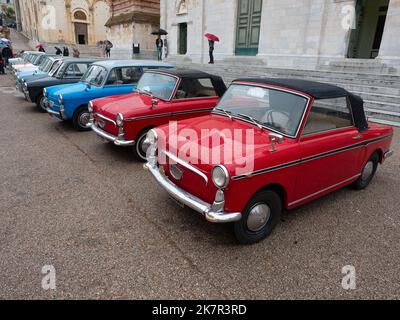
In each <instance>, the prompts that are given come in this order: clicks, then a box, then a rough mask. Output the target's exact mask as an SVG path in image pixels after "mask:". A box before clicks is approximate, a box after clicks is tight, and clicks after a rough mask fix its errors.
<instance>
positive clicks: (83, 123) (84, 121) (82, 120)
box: [79, 112, 90, 128]
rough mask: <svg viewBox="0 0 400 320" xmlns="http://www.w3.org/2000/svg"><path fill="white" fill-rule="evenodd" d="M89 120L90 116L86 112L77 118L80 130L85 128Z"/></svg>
mask: <svg viewBox="0 0 400 320" xmlns="http://www.w3.org/2000/svg"><path fill="white" fill-rule="evenodd" d="M89 120H90V114H89V113H87V112H83V113H81V114H80V116H79V125H80V126H81V127H82V128H86V126H87V124H88V123H89Z"/></svg>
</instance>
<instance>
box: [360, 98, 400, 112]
mask: <svg viewBox="0 0 400 320" xmlns="http://www.w3.org/2000/svg"><path fill="white" fill-rule="evenodd" d="M364 107H365V108H369V109H375V110H382V112H383V111H390V112H400V104H398V103H389V102H381V101H371V100H364Z"/></svg>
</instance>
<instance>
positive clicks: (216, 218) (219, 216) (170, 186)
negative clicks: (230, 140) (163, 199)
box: [144, 163, 242, 223]
mask: <svg viewBox="0 0 400 320" xmlns="http://www.w3.org/2000/svg"><path fill="white" fill-rule="evenodd" d="M144 168H145V169H146V170H148V171H150V173H151V174H152V176H153V177H154V179H155V180H156V181H157V182H158V183H159V184H160V185H161V187H162V188H163V189H165V191H167V193H168V194H169V195H170V196H171V197H172V198H174V199H176V200H178V201H179V202H181V203H183V204H184V205H186V206H188V207H189V208H192V209H193V210H195V211H197V212H199V213H201V214H202V215H203V216H204V217H205V218H206V219H207V221H209V222H212V223H229V222H235V221H239V220H240V219H242V214H241V213H240V212H223V211H221V212H214V211H213V209H212V206H211V205H210V204H209V203H206V202H205V201H203V200H201V199H199V198H197V197H195V196H194V195H192V194H190V193H188V192H186V191H185V190H183V189H181V188H179V187H178V186H177V185H175V184H174V183H173V182H172V181H170V180H169V179H168V177H166V176H165V175H162V174H161V173H160V170H159V168H158V167H157V166H155V165H151V164H150V163H146V164H145V165H144Z"/></svg>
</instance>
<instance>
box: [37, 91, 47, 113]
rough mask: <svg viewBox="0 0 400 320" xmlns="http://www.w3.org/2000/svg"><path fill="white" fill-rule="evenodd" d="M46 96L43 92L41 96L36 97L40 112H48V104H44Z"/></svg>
mask: <svg viewBox="0 0 400 320" xmlns="http://www.w3.org/2000/svg"><path fill="white" fill-rule="evenodd" d="M44 101H45V97H44V96H43V95H42V94H41V95H40V96H39V97H37V99H36V106H37V108H38V110H39V111H40V112H43V113H44V112H47V111H46V106H45V105H44Z"/></svg>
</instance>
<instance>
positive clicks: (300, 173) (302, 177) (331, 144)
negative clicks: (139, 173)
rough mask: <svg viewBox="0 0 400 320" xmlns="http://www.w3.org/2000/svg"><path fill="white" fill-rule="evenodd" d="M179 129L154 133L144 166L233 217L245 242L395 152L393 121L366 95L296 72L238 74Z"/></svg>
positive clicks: (173, 192) (192, 200) (365, 178)
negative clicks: (373, 115) (373, 117)
mask: <svg viewBox="0 0 400 320" xmlns="http://www.w3.org/2000/svg"><path fill="white" fill-rule="evenodd" d="M170 130H171V129H170V127H169V126H162V127H159V128H156V129H153V130H151V131H150V132H149V133H148V135H147V138H146V140H145V144H147V145H148V163H147V164H146V165H145V169H147V170H148V171H150V172H151V174H152V175H153V176H154V178H155V179H156V181H157V182H158V183H159V184H160V185H161V186H162V187H163V188H164V189H165V190H166V191H167V192H168V193H169V194H170V196H172V198H173V199H174V200H177V201H178V202H179V203H180V204H182V205H186V206H188V207H190V208H192V209H194V210H196V211H198V212H199V213H201V214H202V215H204V217H205V218H206V219H207V220H208V221H210V222H215V223H225V222H234V232H235V235H236V237H237V239H238V240H239V241H240V242H241V243H245V244H251V243H255V242H258V241H260V240H262V239H264V238H266V237H267V236H268V235H269V234H270V233H271V231H272V230H273V228H274V226H275V225H276V223H277V222H278V221H279V215H280V213H281V211H282V210H283V209H292V208H295V207H297V206H300V205H302V204H304V203H306V202H309V201H311V200H313V199H316V198H318V197H321V196H323V195H326V194H328V193H330V192H332V191H334V190H336V189H339V188H341V187H344V186H346V185H349V184H352V185H353V186H354V187H355V188H356V189H364V188H366V187H367V186H368V184H369V183H370V182H371V180H372V179H373V177H374V175H375V172H376V170H377V167H378V164H382V163H383V162H384V161H385V159H387V158H388V157H389V156H391V155H392V151H391V150H390V145H391V142H392V136H393V130H392V128H391V127H388V126H384V125H378V124H373V123H368V122H367V120H366V117H365V113H364V108H363V100H362V99H361V98H359V97H358V96H355V95H353V94H351V93H349V92H348V91H346V90H344V89H342V88H340V87H337V86H333V85H328V84H323V83H317V82H310V81H303V80H295V79H240V80H236V81H234V82H233V83H232V85H231V86H230V87H229V89H228V90H227V92H226V93H225V95H224V96H223V98H222V99H221V101H220V102H219V104H218V106H217V107H216V108H215V109H214V110H213V112H212V113H211V115H209V116H205V117H200V118H196V119H188V120H184V121H180V122H178V124H177V131H176V132H177V133H175V134H174V135H175V136H176V137H171V135H170V133H169V131H170ZM216 142H220V146H219V148H218V146H217V144H216ZM196 146H197V147H198V148H196ZM210 154H212V155H213V157H214V158H210V157H209V155H210ZM204 155H206V156H204ZM218 156H219V157H218Z"/></svg>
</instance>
